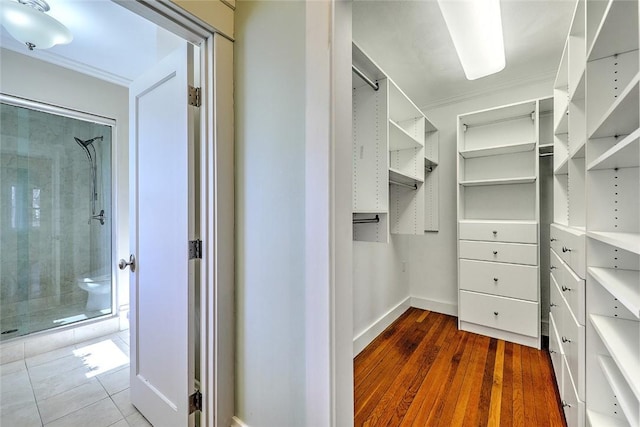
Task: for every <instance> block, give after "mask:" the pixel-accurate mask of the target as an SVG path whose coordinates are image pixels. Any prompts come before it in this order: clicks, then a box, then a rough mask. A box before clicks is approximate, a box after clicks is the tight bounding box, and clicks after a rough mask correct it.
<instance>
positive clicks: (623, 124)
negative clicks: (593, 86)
mask: <svg viewBox="0 0 640 427" xmlns="http://www.w3.org/2000/svg"><path fill="white" fill-rule="evenodd" d="M639 81H640V73H638V74H636V75H635V76H634V77H633V79H631V82H629V84H628V85H627V87H626V88H625V89H624V91H622V93H621V94H620V96H619V97H618V98H617V99H616V101H615V102H614V103H613V105H611V107H610V108H609V109H608V110H607V111H606V112H605V113H604V115H603V116H602V118H600V120H599V121H598V122H597V124H596V125H595V126H594V127H593V128H592V129H590V134H591V135H590V138H592V139H593V138H604V137H607V136H614V135H628V134H630V133H631V132H633V131H634V130H636V129H638V125H639V124H640V123H639V122H640V116H639V114H638V111H639V96H640V91H639V90H638V82H639Z"/></svg>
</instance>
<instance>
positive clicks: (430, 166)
mask: <svg viewBox="0 0 640 427" xmlns="http://www.w3.org/2000/svg"><path fill="white" fill-rule="evenodd" d="M439 145H440V132H438V129H437V128H436V127H435V126H434V125H433V123H431V122H430V121H429V120H428V119H427V121H426V124H425V137H424V187H423V188H424V203H425V207H424V230H425V231H438V228H439V222H440V217H439V215H438V212H439V199H438V198H439V192H438V188H439V185H440V184H439V169H438V161H439V154H440V153H439Z"/></svg>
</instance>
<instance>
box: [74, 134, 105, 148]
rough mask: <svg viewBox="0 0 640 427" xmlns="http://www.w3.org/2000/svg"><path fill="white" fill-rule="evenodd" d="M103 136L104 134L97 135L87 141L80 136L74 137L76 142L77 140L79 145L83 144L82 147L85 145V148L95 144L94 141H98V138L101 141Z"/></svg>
mask: <svg viewBox="0 0 640 427" xmlns="http://www.w3.org/2000/svg"><path fill="white" fill-rule="evenodd" d="M103 138H104V137H103V136H96V137H95V138H91V139H87V140H86V141H83V140H81V139H80V138H78V137H75V136H74V137H73V139H75V140H76V142H77V143H78V144H79V145H81V146H82V147H85V148H87V147H88V146H89V145H91V144H93V143H94V142H95V141H97V140H98V139H99V140H100V141H102V139H103Z"/></svg>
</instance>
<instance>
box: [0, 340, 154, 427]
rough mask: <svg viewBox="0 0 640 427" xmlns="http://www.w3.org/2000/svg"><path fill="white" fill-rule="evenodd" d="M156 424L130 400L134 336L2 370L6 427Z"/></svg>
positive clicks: (1, 416)
mask: <svg viewBox="0 0 640 427" xmlns="http://www.w3.org/2000/svg"><path fill="white" fill-rule="evenodd" d="M150 425H151V424H149V423H148V422H147V420H146V419H145V418H144V417H143V416H142V415H141V414H140V413H139V412H138V411H137V410H136V408H135V407H133V405H131V403H130V401H129V331H122V332H119V333H116V334H112V335H108V336H105V337H102V338H97V339H93V340H90V341H86V342H82V343H80V344H76V345H74V346H70V347H65V348H61V349H58V350H53V351H50V352H48V353H43V354H40V355H37V356H34V357H30V358H27V359H24V360H19V361H17V362H11V363H6V364H4V365H0V426H2V427H14V426H15V427H18V426H19V427H31V426H39V427H42V426H45V427H76V426H77V427H87V426H91V427H109V426H111V427H133V426H135V427H138V426H150Z"/></svg>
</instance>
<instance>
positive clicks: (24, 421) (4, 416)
mask: <svg viewBox="0 0 640 427" xmlns="http://www.w3.org/2000/svg"><path fill="white" fill-rule="evenodd" d="M0 426H20V427H41V426H42V421H41V420H40V413H39V412H38V407H37V406H36V402H35V401H34V402H28V403H23V404H22V405H14V406H11V407H7V408H4V406H3V408H2V410H0Z"/></svg>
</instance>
